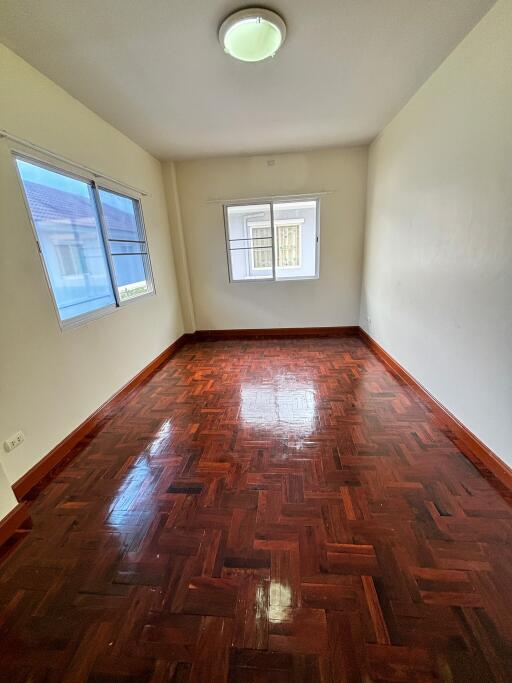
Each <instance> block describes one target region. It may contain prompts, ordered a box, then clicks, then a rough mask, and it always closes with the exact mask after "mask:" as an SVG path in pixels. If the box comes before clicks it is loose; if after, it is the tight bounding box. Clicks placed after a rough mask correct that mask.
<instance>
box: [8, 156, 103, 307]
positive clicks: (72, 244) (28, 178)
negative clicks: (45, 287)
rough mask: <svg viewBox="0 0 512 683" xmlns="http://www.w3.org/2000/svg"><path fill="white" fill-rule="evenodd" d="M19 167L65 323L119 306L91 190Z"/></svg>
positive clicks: (44, 172) (29, 165) (66, 178)
mask: <svg viewBox="0 0 512 683" xmlns="http://www.w3.org/2000/svg"><path fill="white" fill-rule="evenodd" d="M16 163H17V165H18V169H19V172H20V176H21V179H22V181H23V187H24V190H25V195H26V198H27V202H28V205H29V208H30V212H31V214H32V220H33V222H34V226H35V229H36V233H37V239H38V242H39V246H40V249H41V253H42V256H43V260H44V263H45V266H46V271H47V273H48V278H49V281H50V285H51V288H52V291H53V295H54V297H55V301H56V304H57V308H58V311H59V315H60V318H61V320H63V321H66V320H69V319H71V318H75V317H77V316H80V315H84V314H86V313H89V312H91V311H94V310H97V309H99V308H103V307H105V306H110V305H113V304H115V298H114V294H113V291H112V283H111V280H110V273H109V270H108V264H107V259H106V256H105V249H104V245H103V239H102V235H101V229H100V225H99V221H98V216H97V213H96V206H95V203H94V199H93V194H92V187H91V185H90V184H88V183H87V182H85V181H82V180H78V179H76V178H72V177H70V176H67V175H65V174H63V173H59V172H57V171H51V170H49V169H47V168H44V167H43V166H39V165H37V164H34V163H31V162H28V161H25V160H23V159H16Z"/></svg>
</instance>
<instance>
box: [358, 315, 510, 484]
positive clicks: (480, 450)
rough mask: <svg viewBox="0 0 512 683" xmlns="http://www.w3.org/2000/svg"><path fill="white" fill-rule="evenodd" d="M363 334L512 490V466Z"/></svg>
mask: <svg viewBox="0 0 512 683" xmlns="http://www.w3.org/2000/svg"><path fill="white" fill-rule="evenodd" d="M359 334H360V336H361V338H362V339H363V340H364V341H365V342H366V344H367V345H368V346H369V347H370V349H371V350H372V351H373V352H374V353H375V355H376V356H378V358H380V360H382V361H383V362H384V363H386V365H387V366H388V367H389V368H390V370H392V372H393V373H394V374H395V375H397V376H398V377H400V379H402V380H403V381H404V382H405V383H406V384H408V385H409V386H410V387H411V388H412V389H413V390H414V391H415V392H416V394H418V396H420V398H422V399H423V400H424V401H426V402H427V403H428V404H429V406H430V408H431V409H432V411H433V412H434V413H435V415H436V417H438V418H439V419H440V420H441V421H442V422H443V425H444V426H445V427H446V429H447V430H448V431H449V436H450V438H451V440H452V441H453V443H454V444H455V445H456V446H457V448H459V449H460V450H461V451H462V453H464V455H466V456H467V457H468V459H469V460H470V461H471V462H472V463H473V464H474V465H475V466H476V467H478V468H479V469H481V467H482V466H483V467H484V468H485V469H486V470H488V471H489V472H491V473H492V474H493V475H494V477H495V478H496V479H497V480H498V481H499V482H500V483H501V484H502V485H503V486H504V487H505V488H506V489H507V491H512V469H511V468H510V467H509V466H508V465H506V464H505V463H504V462H503V460H501V458H499V457H498V456H497V455H496V454H495V453H493V451H491V449H490V448H488V447H487V446H486V445H485V444H484V443H483V442H482V441H480V439H479V438H478V437H477V436H475V435H474V434H473V432H471V431H470V430H469V429H468V428H467V427H466V426H465V425H463V424H462V422H460V421H459V420H458V419H457V418H456V417H455V415H453V414H452V413H451V412H450V411H449V410H448V409H447V408H445V406H444V405H443V404H442V403H440V402H439V401H438V400H437V399H436V398H435V397H434V396H432V394H431V393H430V392H429V391H427V389H425V387H424V386H423V385H422V384H420V383H419V382H418V381H416V380H415V379H414V377H413V376H412V375H411V374H410V373H408V372H407V370H406V369H405V368H404V367H402V366H401V365H400V363H398V362H397V361H396V360H395V359H394V358H393V357H392V356H390V355H389V353H388V352H387V351H385V350H384V349H383V348H382V346H380V344H378V343H377V342H376V341H375V340H374V339H372V337H370V335H369V334H368V333H367V332H365V331H364V330H363V329H362V328H359ZM479 465H480V467H479Z"/></svg>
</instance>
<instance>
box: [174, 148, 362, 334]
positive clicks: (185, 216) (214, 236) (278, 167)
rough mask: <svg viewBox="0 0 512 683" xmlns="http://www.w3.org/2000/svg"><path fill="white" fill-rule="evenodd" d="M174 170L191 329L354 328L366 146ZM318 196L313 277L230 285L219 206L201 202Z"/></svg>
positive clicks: (224, 160) (196, 163)
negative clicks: (317, 275)
mask: <svg viewBox="0 0 512 683" xmlns="http://www.w3.org/2000/svg"><path fill="white" fill-rule="evenodd" d="M269 158H270V159H274V160H275V164H274V165H273V166H269V165H268V164H267V160H268V159H269ZM175 167H176V176H177V185H178V191H179V196H180V203H181V219H182V225H183V235H184V241H185V245H186V252H187V261H188V271H189V274H190V286H191V292H192V299H193V306H194V311H195V321H196V326H197V328H198V329H236V328H255V327H256V328H266V327H307V326H312V327H314V326H330V325H356V324H358V318H359V295H360V285H361V264H362V244H363V230H364V214H365V192H366V174H367V148H366V147H353V148H345V149H330V150H317V151H313V152H305V153H302V154H283V155H277V156H273V155H272V156H270V157H267V156H257V157H229V158H220V159H206V160H201V161H183V162H178V163H177V164H175ZM169 173H170V171H169V169H166V176H167V177H168V176H169ZM319 191H332V193H331V194H328V195H326V196H324V197H322V199H321V226H320V278H319V279H318V280H303V281H297V282H247V283H230V282H229V279H228V268H227V259H226V245H225V237H224V219H223V210H222V204H221V203H208V200H209V199H216V198H222V199H245V198H252V197H260V196H265V195H267V196H268V195H287V194H300V193H308V192H319Z"/></svg>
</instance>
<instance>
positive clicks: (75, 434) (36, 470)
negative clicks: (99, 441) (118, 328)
mask: <svg viewBox="0 0 512 683" xmlns="http://www.w3.org/2000/svg"><path fill="white" fill-rule="evenodd" d="M192 337H193V335H190V334H183V335H182V336H181V337H179V338H178V339H177V340H176V341H175V342H174V343H173V344H171V345H170V346H169V347H168V348H167V349H165V351H162V353H161V354H159V355H158V356H157V357H156V358H155V359H154V360H152V361H151V363H149V365H146V367H145V368H143V369H142V370H141V371H140V372H139V373H138V374H137V375H135V377H134V378H133V379H132V380H130V381H129V382H128V384H125V385H124V387H122V388H121V389H120V390H119V391H118V392H117V393H115V394H114V395H113V396H112V397H111V398H109V399H108V401H106V402H105V403H104V404H103V405H102V406H100V407H99V408H98V410H96V411H95V412H94V413H93V414H92V415H89V417H88V418H87V419H86V420H84V422H82V424H80V425H78V427H77V428H76V429H75V430H74V431H72V432H71V434H68V436H66V437H65V438H64V439H63V440H62V441H61V442H60V443H58V444H57V445H56V446H55V448H52V450H51V451H50V452H49V453H48V454H47V455H45V456H44V457H43V458H42V459H41V460H40V461H39V462H38V463H36V464H35V465H34V466H33V467H32V468H31V469H29V470H28V472H26V473H25V474H24V475H23V476H22V477H21V478H20V479H18V481H17V482H16V483H15V484H14V485H13V487H12V488H13V491H14V494H15V495H16V497H17V498H18V500H22V499H24V498H27V496H28V495H29V494H30V492H31V491H32V489H34V488H35V487H36V486H37V485H38V484H39V482H40V481H41V480H42V479H44V477H46V476H47V475H48V474H49V473H50V472H51V471H52V470H53V469H54V468H55V467H57V466H58V465H59V464H60V463H61V462H62V460H63V459H64V458H66V457H67V456H68V455H69V453H70V452H71V451H72V450H73V448H74V447H75V446H76V445H77V444H78V443H79V441H81V440H82V439H83V438H84V436H86V435H87V434H88V433H89V432H90V431H92V430H93V429H94V428H95V427H96V426H97V425H98V424H99V422H100V421H101V420H102V419H103V418H104V417H106V415H107V414H108V413H109V412H110V411H111V410H113V409H114V408H115V407H116V406H117V405H119V403H120V402H121V401H122V400H123V399H124V398H126V396H127V395H128V394H129V393H130V392H131V391H133V390H134V389H135V388H136V387H138V386H139V385H140V384H142V382H144V380H146V379H147V378H148V377H149V376H150V375H151V374H152V373H153V372H154V371H155V370H156V369H157V368H158V367H160V365H162V363H165V362H166V361H167V360H169V358H170V357H171V356H173V355H174V354H175V353H176V352H177V351H179V349H181V347H182V346H183V345H184V344H186V343H187V342H189V341H191V340H192Z"/></svg>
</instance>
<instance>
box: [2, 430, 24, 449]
mask: <svg viewBox="0 0 512 683" xmlns="http://www.w3.org/2000/svg"><path fill="white" fill-rule="evenodd" d="M24 441H25V434H23V432H22V431H19V432H16V434H12V435H11V436H10V437H9V438H8V439H6V440H5V441H4V448H5V450H6V451H7V453H10V452H11V451H12V450H14V449H15V448H16V446H19V445H20V443H23V442H24Z"/></svg>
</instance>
